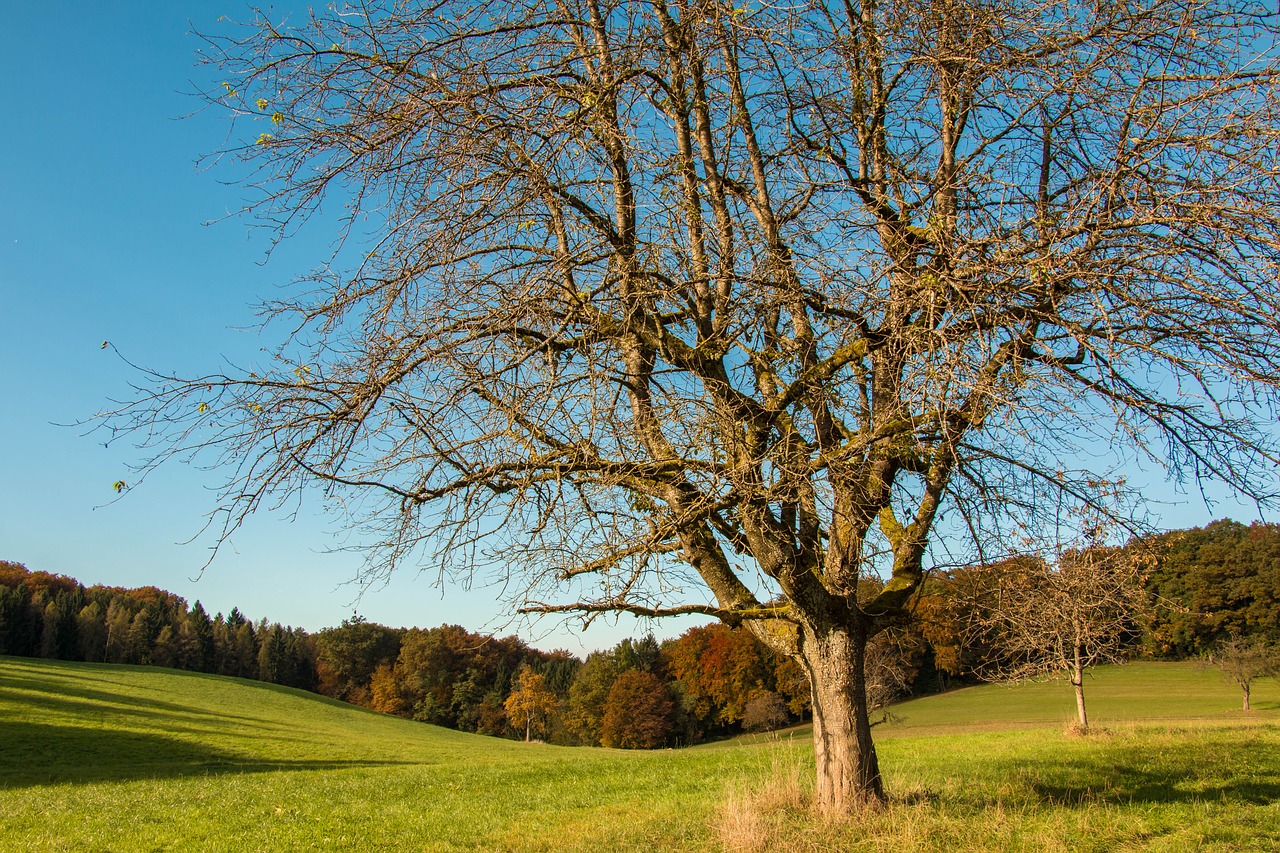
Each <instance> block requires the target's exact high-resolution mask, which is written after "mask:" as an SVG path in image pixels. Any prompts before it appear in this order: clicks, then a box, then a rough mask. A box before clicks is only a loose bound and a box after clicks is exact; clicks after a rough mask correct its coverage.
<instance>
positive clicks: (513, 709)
mask: <svg viewBox="0 0 1280 853" xmlns="http://www.w3.org/2000/svg"><path fill="white" fill-rule="evenodd" d="M505 707H506V709H507V721H508V722H509V723H511V725H512V726H514V727H515V728H517V729H519V728H522V727H523V728H524V740H525V743H528V742H529V741H530V740H532V739H533V734H534V732H537V733H538V734H539V736H542V737H545V736H546V734H547V732H549V731H550V730H551V722H552V720H554V719H555V715H556V714H558V713H560V700H559V699H557V698H556V694H554V693H552V692H551V690H550V689H548V688H547V680H546V678H544V677H543V676H542V675H540V674H538V673H536V672H534V671H533V670H531V669H529V668H528V667H525V668H524V669H522V670H520V673H519V675H517V676H516V689H515V690H513V691H512V692H511V695H510V696H508V697H507V701H506V705H505Z"/></svg>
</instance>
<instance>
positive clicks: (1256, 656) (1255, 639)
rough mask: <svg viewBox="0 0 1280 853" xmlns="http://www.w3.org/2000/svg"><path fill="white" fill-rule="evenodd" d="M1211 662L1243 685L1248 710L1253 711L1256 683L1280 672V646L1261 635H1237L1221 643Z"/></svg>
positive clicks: (1214, 651) (1242, 690) (1240, 685)
mask: <svg viewBox="0 0 1280 853" xmlns="http://www.w3.org/2000/svg"><path fill="white" fill-rule="evenodd" d="M1209 661H1210V662H1211V663H1212V664H1213V665H1214V666H1216V667H1217V668H1218V669H1219V670H1221V671H1222V674H1223V675H1225V676H1226V677H1227V678H1230V679H1231V680H1232V681H1234V682H1235V683H1236V685H1237V686H1238V687H1239V688H1240V692H1241V693H1242V694H1243V696H1244V701H1243V709H1244V710H1245V711H1251V710H1253V709H1252V708H1251V707H1250V705H1249V692H1250V690H1251V689H1252V686H1253V682H1255V681H1257V680H1258V679H1260V678H1272V677H1275V676H1276V675H1280V648H1277V647H1276V646H1275V645H1274V644H1272V643H1270V642H1268V641H1267V640H1266V639H1265V638H1264V637H1261V636H1258V635H1237V636H1235V637H1232V638H1231V639H1229V640H1225V641H1223V642H1220V643H1219V644H1218V645H1217V646H1216V647H1215V648H1214V650H1213V653H1212V655H1211V656H1210V657H1209Z"/></svg>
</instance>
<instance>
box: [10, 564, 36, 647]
mask: <svg viewBox="0 0 1280 853" xmlns="http://www.w3.org/2000/svg"><path fill="white" fill-rule="evenodd" d="M7 565H9V566H15V565H18V564H14V563H10V564H7ZM25 571H26V569H25V568H23V572H25ZM42 617H43V614H42ZM35 634H36V631H35V626H34V624H33V620H32V615H31V592H30V590H29V589H28V588H27V585H26V583H25V582H21V581H19V582H18V583H17V584H16V585H14V586H7V585H6V586H0V654H6V655H19V656H23V657H30V656H32V655H34V654H35V651H36V649H35Z"/></svg>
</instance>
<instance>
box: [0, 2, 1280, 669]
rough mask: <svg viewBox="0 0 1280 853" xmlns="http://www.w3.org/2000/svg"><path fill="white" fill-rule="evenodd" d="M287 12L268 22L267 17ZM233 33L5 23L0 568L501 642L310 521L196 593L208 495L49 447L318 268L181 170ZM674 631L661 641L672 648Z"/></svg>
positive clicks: (594, 637) (218, 564) (331, 620)
mask: <svg viewBox="0 0 1280 853" xmlns="http://www.w3.org/2000/svg"><path fill="white" fill-rule="evenodd" d="M277 8H281V7H277ZM222 15H226V16H229V17H232V18H245V17H248V11H247V8H246V7H244V6H242V5H240V4H239V3H238V2H237V0H224V2H206V0H199V2H192V1H191V0H186V2H181V3H176V2H172V0H147V2H105V0H81V2H45V3H11V4H8V6H7V7H6V9H5V14H4V32H5V50H4V51H3V52H0V88H2V90H3V101H2V102H3V105H4V121H3V125H2V126H0V559H8V560H15V561H18V562H22V563H25V564H26V565H27V567H28V568H31V569H43V570H47V571H53V572H60V573H63V574H68V575H72V576H73V577H76V578H78V579H80V580H81V581H82V582H84V583H86V584H92V583H105V584H111V585H121V586H140V585H145V584H151V585H155V586H159V587H162V588H165V589H169V590H171V591H173V592H176V593H178V594H179V595H182V596H184V597H186V598H187V599H188V600H189V601H194V600H196V599H200V600H202V601H203V602H204V604H205V605H206V607H207V608H208V609H210V611H216V610H221V611H226V610H229V609H230V608H231V607H232V606H239V607H240V608H241V609H242V610H244V611H245V612H246V613H248V614H249V615H250V616H253V617H255V618H256V617H262V616H266V617H268V618H269V619H271V620H274V621H280V622H285V623H289V624H294V625H302V626H304V627H306V628H307V629H308V630H315V629H319V628H322V627H325V626H329V625H336V624H337V623H338V622H340V621H341V620H342V619H343V618H344V617H346V616H349V615H350V614H351V613H352V611H353V609H358V610H359V612H360V613H361V614H363V615H364V616H366V617H367V618H369V619H370V620H373V621H378V622H383V623H387V624H391V625H406V626H408V625H420V626H430V625H438V624H440V623H442V622H453V623H460V624H463V625H466V626H467V627H469V628H472V629H483V628H486V627H488V628H490V629H501V628H502V623H503V620H504V614H503V613H502V611H501V610H500V609H499V608H498V607H497V606H496V604H495V603H494V602H495V598H496V595H495V593H494V591H493V590H488V589H483V588H476V589H473V590H471V591H464V590H460V589H456V588H448V589H444V590H441V589H439V588H437V587H435V586H433V585H432V583H431V579H430V578H429V577H427V576H420V575H415V574H414V573H412V572H404V573H401V574H400V575H398V576H397V577H396V578H394V579H392V581H391V583H390V584H389V585H388V586H386V587H384V588H380V589H379V588H375V589H371V590H368V591H366V592H365V594H364V595H363V597H362V598H361V599H360V600H359V602H358V603H357V604H354V605H353V602H354V600H355V598H356V596H357V593H358V592H359V590H358V589H357V588H355V587H352V586H350V585H346V584H344V582H346V581H349V580H350V579H351V578H352V577H353V576H354V575H355V573H356V569H357V567H358V565H359V560H358V558H357V557H356V556H354V555H352V554H337V555H335V554H331V553H326V550H327V549H329V548H332V547H333V546H335V545H337V544H341V543H342V540H340V539H335V538H334V536H333V531H332V529H331V527H330V526H328V525H327V524H326V521H325V519H322V518H317V517H315V516H314V515H310V514H308V513H307V512H306V508H305V507H304V512H303V513H302V514H301V515H300V516H299V518H298V519H297V520H296V521H292V522H291V521H289V520H288V519H286V518H285V517H283V516H280V515H277V516H270V515H268V516H264V517H261V518H258V519H255V520H254V522H253V523H252V524H251V525H250V526H249V527H248V529H246V530H244V531H243V532H242V533H241V534H240V535H237V536H236V537H235V538H234V540H233V541H232V543H231V547H228V548H227V549H226V550H225V551H224V552H223V553H222V554H221V555H220V556H219V557H218V559H217V560H216V561H215V562H214V564H213V565H212V566H211V567H210V568H209V569H208V570H207V571H205V573H204V575H203V576H202V577H198V575H199V571H200V568H201V566H202V565H203V564H204V562H205V559H206V556H207V554H208V551H207V548H208V545H209V544H210V543H209V541H208V539H207V538H206V539H197V540H196V541H195V542H194V543H192V544H185V545H184V544H181V543H182V542H184V541H185V540H187V539H189V538H190V537H192V536H193V535H195V534H197V533H198V532H199V530H200V528H201V524H202V518H203V514H204V512H205V511H207V510H208V508H209V507H210V506H211V505H212V500H213V495H212V493H211V492H210V491H209V489H210V487H211V486H212V485H214V484H215V482H216V477H215V476H214V475H211V474H209V473H207V472H202V471H200V470H196V469H194V468H190V467H183V466H176V465H171V466H169V467H167V468H165V469H163V470H161V471H160V472H159V474H158V475H157V476H155V477H153V478H152V479H150V480H148V481H147V482H146V483H144V484H143V485H142V486H141V487H140V488H137V489H134V490H132V491H131V492H130V493H129V494H127V495H126V496H125V498H124V499H122V500H119V501H115V502H113V498H114V494H113V492H112V490H111V484H112V483H113V482H114V481H116V480H118V479H126V480H128V479H130V475H129V473H128V471H127V469H126V463H127V462H129V461H136V459H137V454H136V453H135V452H132V451H131V450H130V448H129V447H127V446H125V445H123V444H121V445H120V446H115V445H113V446H111V447H109V448H104V447H103V446H102V443H101V441H102V437H101V436H85V435H83V434H82V431H80V430H77V429H75V428H70V427H65V426H58V425H57V424H60V423H64V424H65V423H69V422H73V421H75V420H77V419H81V418H85V417H87V416H89V415H91V414H93V413H94V412H95V411H97V410H98V409H100V408H102V407H104V406H105V405H107V402H108V399H109V398H110V397H111V396H113V395H114V396H124V395H126V394H127V391H128V383H129V380H130V378H131V373H130V370H129V369H128V368H127V367H126V366H125V365H124V364H122V363H121V362H120V360H119V359H117V358H116V357H114V356H113V355H112V354H111V353H110V351H104V350H102V349H101V348H100V344H101V343H102V341H104V340H109V341H111V342H112V343H113V344H115V345H116V346H117V347H118V348H119V350H120V351H121V352H122V353H123V354H124V355H125V356H126V357H128V358H129V359H131V360H133V361H134V362H137V363H139V364H145V365H148V366H152V367H155V368H159V369H164V370H175V371H178V372H183V371H187V372H196V371H204V370H208V369H213V368H217V367H218V366H219V365H220V364H221V363H222V359H223V358H227V359H231V360H234V361H237V362H239V363H245V362H247V361H248V360H249V359H251V358H252V357H253V355H254V353H255V352H256V351H257V349H258V347H259V346H260V345H261V344H260V341H259V340H258V338H257V336H256V335H255V334H254V333H253V332H246V331H241V330H242V329H244V328H245V327H249V326H251V325H252V323H253V311H252V307H251V306H252V305H253V304H254V303H255V302H256V301H257V300H259V299H262V298H264V297H266V296H269V295H270V292H271V290H272V288H273V286H274V285H276V284H280V283H284V282H287V281H289V280H290V279H291V278H293V277H294V276H295V275H297V274H299V273H300V272H303V271H305V270H306V269H307V268H309V267H310V266H311V264H312V263H313V262H315V261H316V260H318V259H320V256H321V254H322V253H323V251H324V249H325V246H324V244H323V243H322V242H317V241H316V240H315V239H314V238H312V237H311V236H309V235H306V234H304V235H303V236H302V237H301V238H299V239H297V240H294V241H292V242H290V243H288V244H286V246H285V248H284V250H283V251H281V252H278V253H277V254H275V255H273V257H272V259H271V261H270V263H267V264H265V265H264V264H263V261H264V255H265V250H266V248H267V244H266V242H265V240H264V239H263V238H261V237H259V236H255V235H253V234H251V233H250V232H249V231H248V227H247V224H246V223H245V222H244V221H238V220H234V219H233V220H230V221H220V222H216V224H212V225H210V224H206V223H210V222H214V221H215V220H220V219H222V218H223V217H224V216H225V215H226V214H227V213H228V212H229V211H233V210H235V209H236V208H237V207H238V206H239V201H240V194H239V190H237V189H236V188H234V187H228V186H226V185H224V184H223V183H222V182H221V181H220V179H221V180H225V179H227V178H228V177H229V174H228V173H226V172H224V171H221V170H219V169H216V168H215V169H212V170H204V171H201V170H200V169H198V168H197V164H196V160H197V158H198V157H199V155H200V154H202V153H207V152H209V151H212V150H214V149H216V148H217V147H218V146H219V145H220V143H221V142H222V141H223V139H224V137H225V134H226V132H227V130H228V123H227V122H226V121H225V119H224V118H223V117H222V116H219V115H216V114H213V113H201V114H198V115H195V116H193V117H190V118H182V117H183V116H185V115H188V114H189V113H192V112H193V111H194V110H197V108H198V107H199V106H200V105H199V103H198V102H197V101H196V100H195V99H194V98H192V97H190V96H189V95H186V94H184V93H185V92H190V91H192V90H193V88H194V85H193V84H192V82H191V81H193V80H200V79H203V75H205V74H207V73H209V72H207V71H203V70H201V69H199V68H197V66H196V58H197V50H198V49H199V47H200V43H199V40H198V39H197V38H196V37H194V36H192V35H190V34H189V32H190V30H191V29H192V28H193V27H194V28H196V29H205V30H207V29H210V28H213V27H216V26H217V23H216V22H217V19H218V18H219V16H222ZM1152 493H1153V494H1154V495H1158V496H1159V497H1160V498H1162V499H1163V500H1164V501H1166V502H1167V503H1166V504H1165V505H1164V506H1162V507H1161V508H1158V509H1157V515H1159V516H1160V517H1162V518H1163V520H1164V522H1165V525H1166V526H1169V527H1183V526H1190V525H1198V524H1203V523H1205V522H1206V521H1207V520H1209V519H1210V518H1211V517H1213V516H1218V517H1222V516H1231V517H1234V518H1237V519H1239V520H1243V521H1248V520H1252V519H1253V518H1256V517H1257V516H1256V513H1255V512H1254V511H1253V510H1252V509H1251V508H1250V507H1247V506H1240V505H1237V504H1235V503H1233V502H1231V501H1229V500H1226V501H1224V502H1222V503H1220V504H1219V505H1218V506H1217V507H1215V510H1214V512H1212V513H1211V512H1210V511H1209V510H1208V509H1206V508H1205V507H1204V505H1203V504H1202V503H1201V502H1200V500H1199V498H1198V496H1190V497H1186V496H1179V495H1177V494H1176V493H1175V492H1174V490H1173V489H1172V488H1171V487H1168V486H1166V485H1164V484H1156V485H1154V486H1153V489H1152ZM688 624H689V623H683V624H681V625H670V626H668V627H667V628H665V629H661V628H660V630H659V634H663V633H671V632H673V631H678V630H680V629H682V628H683V627H686V626H687V625H688ZM643 630H645V628H644V627H637V626H636V623H634V622H632V621H631V620H625V621H624V622H622V623H620V624H619V625H617V626H615V627H612V628H611V627H609V626H600V627H599V628H596V629H593V630H592V631H591V632H589V633H588V634H587V635H586V636H585V637H583V636H581V635H578V634H576V633H574V632H572V631H569V630H564V629H560V628H558V627H557V625H556V624H553V623H548V622H544V623H543V624H542V625H540V626H538V627H537V628H534V629H523V630H521V631H520V633H521V634H522V635H523V636H525V637H526V639H529V640H531V641H533V642H535V644H536V645H538V646H540V647H542V648H552V647H555V646H561V647H566V648H570V649H572V650H574V651H577V652H579V653H580V652H582V651H583V650H584V649H590V648H595V647H599V646H603V645H608V644H611V643H612V642H614V641H616V639H618V638H620V637H622V636H627V635H630V634H632V633H636V632H638V631H643Z"/></svg>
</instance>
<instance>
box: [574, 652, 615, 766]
mask: <svg viewBox="0 0 1280 853" xmlns="http://www.w3.org/2000/svg"><path fill="white" fill-rule="evenodd" d="M620 674H621V670H620V669H619V667H618V664H617V661H615V660H614V658H613V655H612V654H610V653H609V652H604V651H597V652H592V653H591V654H589V655H587V660H586V662H585V663H584V664H583V665H582V668H581V669H579V670H578V673H577V675H576V676H575V677H574V680H573V684H572V685H570V687H569V703H568V707H567V708H566V710H565V718H564V724H565V728H566V729H568V730H569V732H570V733H571V734H573V735H574V736H575V737H576V738H577V739H578V741H579V742H580V743H582V744H585V745H586V746H599V745H600V727H601V725H602V724H603V722H604V714H605V705H606V703H607V702H608V700H609V691H610V690H612V689H613V683H614V681H616V680H617V678H618V676H619V675H620Z"/></svg>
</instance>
